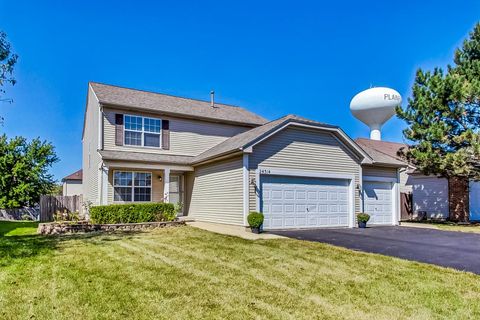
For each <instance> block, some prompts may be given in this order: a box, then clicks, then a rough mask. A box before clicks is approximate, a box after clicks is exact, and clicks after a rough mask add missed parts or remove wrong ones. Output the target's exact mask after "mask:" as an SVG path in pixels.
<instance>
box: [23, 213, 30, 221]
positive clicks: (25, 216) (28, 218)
mask: <svg viewBox="0 0 480 320" xmlns="http://www.w3.org/2000/svg"><path fill="white" fill-rule="evenodd" d="M21 218H22V220H25V221H33V218H32V216H31V215H29V214H26V213H24V214H22V217H21Z"/></svg>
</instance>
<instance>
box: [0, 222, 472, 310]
mask: <svg viewBox="0 0 480 320" xmlns="http://www.w3.org/2000/svg"><path fill="white" fill-rule="evenodd" d="M0 318H1V319H125V318H128V319H188V318H196V319H199V318H203V319H254V318H257V319H407V318H409V319H411V318H414V319H430V318H437V319H478V318H480V277H479V276H476V275H473V274H469V273H462V272H457V271H453V270H449V269H444V268H440V267H435V266H430V265H425V264H420V263H415V262H409V261H406V260H400V259H395V258H391V257H385V256H380V255H373V254H366V253H359V252H354V251H350V250H346V249H342V248H337V247H333V246H329V245H323V244H319V243H311V242H302V241H298V240H288V239H276V240H258V241H248V240H243V239H239V238H235V237H228V236H223V235H218V234H214V233H210V232H207V231H202V230H199V229H195V228H192V227H179V228H166V229H157V230H155V231H152V232H148V233H135V234H114V235H98V234H96V235H89V236H70V237H41V236H36V235H35V236H17V237H0Z"/></svg>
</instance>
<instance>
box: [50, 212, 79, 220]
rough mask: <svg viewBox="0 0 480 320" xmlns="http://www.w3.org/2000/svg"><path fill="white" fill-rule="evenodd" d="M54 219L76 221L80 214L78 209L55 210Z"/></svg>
mask: <svg viewBox="0 0 480 320" xmlns="http://www.w3.org/2000/svg"><path fill="white" fill-rule="evenodd" d="M53 220H54V221H58V222H60V221H78V220H80V214H79V213H78V211H75V212H68V211H67V210H63V212H62V211H57V212H55V213H54V214H53Z"/></svg>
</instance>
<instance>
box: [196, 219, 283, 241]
mask: <svg viewBox="0 0 480 320" xmlns="http://www.w3.org/2000/svg"><path fill="white" fill-rule="evenodd" d="M187 225H189V226H192V227H195V228H199V229H203V230H207V231H210V232H215V233H220V234H224V235H227V236H235V237H240V238H243V239H247V240H259V239H282V238H285V237H283V236H280V235H277V234H271V233H268V232H264V233H261V234H255V233H251V232H250V231H247V230H246V229H245V227H242V226H232V225H228V224H220V223H210V222H199V221H196V222H195V221H191V222H187Z"/></svg>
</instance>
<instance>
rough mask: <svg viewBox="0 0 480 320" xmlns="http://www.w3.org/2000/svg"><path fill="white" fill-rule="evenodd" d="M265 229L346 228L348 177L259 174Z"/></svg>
mask: <svg viewBox="0 0 480 320" xmlns="http://www.w3.org/2000/svg"><path fill="white" fill-rule="evenodd" d="M261 182H262V186H261V190H262V191H261V192H262V201H261V203H262V205H261V210H262V212H263V214H264V215H265V221H264V228H265V229H287V228H318V227H348V216H349V200H348V199H349V196H348V184H349V181H348V180H340V179H319V178H303V177H284V176H273V175H265V176H262V177H261Z"/></svg>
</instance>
